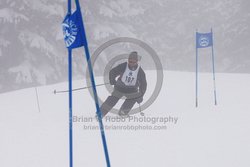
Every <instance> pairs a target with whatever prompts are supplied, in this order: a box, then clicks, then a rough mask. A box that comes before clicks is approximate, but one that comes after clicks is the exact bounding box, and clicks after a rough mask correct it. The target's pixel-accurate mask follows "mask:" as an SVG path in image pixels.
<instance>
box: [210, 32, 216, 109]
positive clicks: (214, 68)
mask: <svg viewBox="0 0 250 167" xmlns="http://www.w3.org/2000/svg"><path fill="white" fill-rule="evenodd" d="M211 34H212V40H213V30H212V28H211ZM212 65H213V84H214V104H215V105H217V97H216V84H215V65H214V41H213V43H212Z"/></svg>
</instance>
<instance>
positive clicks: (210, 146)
mask: <svg viewBox="0 0 250 167" xmlns="http://www.w3.org/2000/svg"><path fill="white" fill-rule="evenodd" d="M146 73H147V77H148V81H149V90H148V92H147V94H146V97H149V96H150V93H152V91H151V90H152V88H153V86H154V81H155V80H154V79H152V78H153V77H154V76H153V73H152V72H149V71H147V72H146ZM199 77H200V78H199V81H200V84H199V90H200V92H199V107H198V108H195V106H194V105H195V101H194V99H195V97H194V95H195V92H194V90H195V87H194V83H195V82H194V81H195V74H194V73H188V72H172V71H167V72H165V73H164V83H163V88H162V90H161V92H160V95H159V96H158V98H157V100H156V101H155V102H154V103H153V104H152V105H151V106H150V107H149V108H147V109H146V110H144V112H145V118H147V119H150V118H151V120H152V118H156V117H158V118H168V122H166V123H165V124H164V123H162V122H156V123H154V124H153V122H150V121H149V122H146V121H144V122H136V121H129V120H127V121H125V122H117V121H119V119H117V120H116V122H111V121H107V119H104V125H106V126H109V127H119V126H127V125H128V126H131V127H139V126H151V127H156V126H157V127H158V128H162V129H160V130H136V131H135V130H127V129H126V130H114V129H109V130H107V129H106V137H107V142H108V147H109V153H110V159H111V164H112V166H113V167H141V166H147V167H152V166H157V167H166V166H171V167H211V166H213V167H221V166H226V167H235V166H240V167H249V166H250V161H249V155H250V142H249V141H250V135H249V131H250V113H249V108H250V104H249V98H250V87H249V85H250V75H249V74H222V73H221V74H217V93H218V106H214V105H213V103H214V99H213V87H212V75H211V74H208V73H202V74H200V75H199ZM101 82H102V80H101V79H100V78H97V83H101ZM84 84H85V81H74V87H81V86H83V85H84ZM54 89H57V90H59V89H60V90H63V89H67V83H61V84H57V85H51V86H44V87H38V88H37V90H38V95H39V96H38V98H39V102H40V109H41V111H40V112H39V110H38V105H37V101H36V94H35V89H34V88H29V89H23V90H19V91H14V92H9V93H5V94H0V111H1V112H0V131H1V138H0V148H1V151H0V166H2V167H17V166H18V167H67V166H69V165H68V164H69V159H68V150H69V149H68V95H67V94H57V95H54V94H53V90H54ZM98 92H99V95H101V98H103V99H105V98H106V96H107V94H108V93H107V92H106V91H105V88H104V87H98ZM146 99H147V98H146ZM119 104H120V103H119ZM119 104H118V105H119ZM118 105H117V106H116V107H117V108H118V107H119V106H118ZM73 106H74V116H77V117H78V118H89V119H90V118H93V117H94V115H95V108H94V103H93V99H92V98H91V97H90V94H89V93H88V91H87V90H82V91H78V92H74V105H73ZM136 106H137V105H136ZM109 116H114V114H112V113H111V114H109ZM113 118H114V117H113ZM143 118H144V117H142V116H140V115H139V114H137V115H134V116H133V119H143ZM174 118H175V119H176V122H174V121H173V119H174ZM120 121H122V120H120ZM97 125H98V123H97V122H96V121H95V120H93V121H85V122H81V121H79V120H78V122H74V166H75V167H80V166H84V167H102V166H103V167H104V166H105V158H104V153H103V149H102V143H101V138H100V133H99V131H98V130H89V129H84V126H97ZM165 127H167V128H166V129H165Z"/></svg>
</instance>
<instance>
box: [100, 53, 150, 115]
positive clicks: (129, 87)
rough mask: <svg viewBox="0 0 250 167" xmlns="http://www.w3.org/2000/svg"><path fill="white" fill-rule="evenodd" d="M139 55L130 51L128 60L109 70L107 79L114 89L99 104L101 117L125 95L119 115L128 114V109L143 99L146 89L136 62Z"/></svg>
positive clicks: (144, 79)
mask: <svg viewBox="0 0 250 167" xmlns="http://www.w3.org/2000/svg"><path fill="white" fill-rule="evenodd" d="M138 61H139V55H138V54H137V52H135V51H134V52H131V53H130V54H129V57H128V61H127V62H124V63H122V64H120V65H118V66H116V67H114V68H113V69H111V70H110V72H109V81H110V84H111V85H114V91H113V92H112V94H111V95H110V96H109V97H108V98H107V99H106V100H105V102H104V103H103V104H102V106H101V112H102V117H104V116H105V115H106V114H107V113H108V112H109V111H110V110H111V109H112V108H113V107H114V106H115V105H116V103H117V102H118V101H119V100H120V99H121V98H122V97H123V96H125V97H126V99H125V101H124V103H123V104H122V106H121V108H120V110H119V113H118V114H119V115H120V116H122V117H125V116H128V113H129V111H130V110H131V109H132V107H133V106H134V104H135V103H136V102H137V103H138V104H140V103H141V102H142V101H143V96H144V94H145V92H146V89H147V81H146V75H145V72H144V71H143V69H142V68H141V67H140V65H139V64H138Z"/></svg>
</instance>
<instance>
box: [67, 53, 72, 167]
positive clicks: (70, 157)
mask: <svg viewBox="0 0 250 167" xmlns="http://www.w3.org/2000/svg"><path fill="white" fill-rule="evenodd" d="M68 63H69V64H68V66H69V67H68V68H69V69H68V77H69V166H70V167H73V124H72V116H73V110H72V50H71V49H68Z"/></svg>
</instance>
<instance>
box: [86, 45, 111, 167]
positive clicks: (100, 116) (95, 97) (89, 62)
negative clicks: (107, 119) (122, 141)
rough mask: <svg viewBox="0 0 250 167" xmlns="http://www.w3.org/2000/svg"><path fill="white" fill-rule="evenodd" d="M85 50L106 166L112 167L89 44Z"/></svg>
mask: <svg viewBox="0 0 250 167" xmlns="http://www.w3.org/2000/svg"><path fill="white" fill-rule="evenodd" d="M84 48H85V54H86V60H87V62H88V69H89V75H90V79H91V84H92V90H93V94H94V99H95V106H96V113H97V116H98V122H99V126H100V131H101V137H102V143H103V149H104V153H105V158H106V164H107V167H110V160H109V154H108V146H107V142H106V137H105V132H104V126H103V123H102V113H101V110H100V107H99V106H100V105H99V101H98V96H97V91H96V85H95V79H94V74H93V68H92V64H91V60H90V56H89V49H88V45H87V43H86V46H84Z"/></svg>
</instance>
